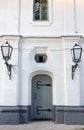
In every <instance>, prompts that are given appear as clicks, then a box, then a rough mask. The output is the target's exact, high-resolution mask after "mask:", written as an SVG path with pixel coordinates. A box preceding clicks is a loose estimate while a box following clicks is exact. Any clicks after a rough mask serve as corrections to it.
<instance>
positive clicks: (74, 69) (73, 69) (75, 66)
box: [72, 63, 79, 80]
mask: <svg viewBox="0 0 84 130" xmlns="http://www.w3.org/2000/svg"><path fill="white" fill-rule="evenodd" d="M78 66H79V65H78V63H76V64H75V65H72V80H73V79H74V76H75V71H76V69H77V67H78Z"/></svg>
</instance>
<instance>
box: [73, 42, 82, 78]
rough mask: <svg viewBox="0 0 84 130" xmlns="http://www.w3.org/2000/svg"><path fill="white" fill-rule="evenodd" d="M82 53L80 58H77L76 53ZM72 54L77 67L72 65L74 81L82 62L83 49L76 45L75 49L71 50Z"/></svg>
mask: <svg viewBox="0 0 84 130" xmlns="http://www.w3.org/2000/svg"><path fill="white" fill-rule="evenodd" d="M78 50H79V51H80V54H79V57H78V58H77V57H76V54H75V51H78ZM71 54H72V61H73V62H74V63H75V65H72V80H73V79H74V76H75V71H76V69H77V67H78V66H79V62H80V61H81V56H82V48H81V47H80V45H79V44H75V45H74V46H73V48H72V49H71Z"/></svg>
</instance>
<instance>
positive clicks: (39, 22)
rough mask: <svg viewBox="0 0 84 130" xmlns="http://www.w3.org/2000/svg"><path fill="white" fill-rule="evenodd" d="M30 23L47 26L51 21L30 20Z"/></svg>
mask: <svg viewBox="0 0 84 130" xmlns="http://www.w3.org/2000/svg"><path fill="white" fill-rule="evenodd" d="M31 24H32V25H34V26H49V25H51V24H52V22H50V21H32V22H31Z"/></svg>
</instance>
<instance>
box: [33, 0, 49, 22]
mask: <svg viewBox="0 0 84 130" xmlns="http://www.w3.org/2000/svg"><path fill="white" fill-rule="evenodd" d="M48 13H49V11H48V0H34V2H33V20H34V21H48Z"/></svg>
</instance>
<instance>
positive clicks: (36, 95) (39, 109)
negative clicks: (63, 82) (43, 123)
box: [32, 75, 53, 120]
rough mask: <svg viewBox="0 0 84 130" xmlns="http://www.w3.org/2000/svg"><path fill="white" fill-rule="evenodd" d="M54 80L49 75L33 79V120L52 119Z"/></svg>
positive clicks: (37, 76)
mask: <svg viewBox="0 0 84 130" xmlns="http://www.w3.org/2000/svg"><path fill="white" fill-rule="evenodd" d="M52 114H53V109H52V79H51V77H49V76H48V75H36V76H34V77H33V78H32V119H34V120H35V119H36V120H41V119H43V120H45V119H52V116H53V115H52Z"/></svg>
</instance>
